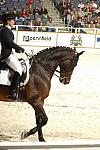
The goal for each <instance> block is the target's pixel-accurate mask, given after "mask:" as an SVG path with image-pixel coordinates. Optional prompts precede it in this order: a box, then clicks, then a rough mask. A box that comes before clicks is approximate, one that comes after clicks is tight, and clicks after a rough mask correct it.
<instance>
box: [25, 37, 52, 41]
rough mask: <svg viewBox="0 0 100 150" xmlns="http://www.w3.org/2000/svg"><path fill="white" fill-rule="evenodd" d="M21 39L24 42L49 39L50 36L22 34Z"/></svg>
mask: <svg viewBox="0 0 100 150" xmlns="http://www.w3.org/2000/svg"><path fill="white" fill-rule="evenodd" d="M23 41H24V42H33V41H35V42H36V41H38V42H39V41H40V42H41V41H51V37H48V36H39V37H37V36H23Z"/></svg>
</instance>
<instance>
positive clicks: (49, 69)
mask: <svg viewBox="0 0 100 150" xmlns="http://www.w3.org/2000/svg"><path fill="white" fill-rule="evenodd" d="M25 54H26V56H27V57H28V60H29V59H32V61H31V64H32V63H33V61H34V62H36V63H39V64H41V66H43V67H44V68H45V69H46V70H47V71H49V72H51V73H53V72H57V73H59V74H61V75H63V74H64V73H62V72H61V71H59V70H57V69H56V70H53V69H52V68H51V67H50V66H49V65H47V64H44V63H42V62H41V61H39V60H37V59H36V57H34V55H33V54H29V53H26V52H25ZM64 60H69V58H67V59H63V60H61V62H62V61H64ZM70 60H71V62H72V63H71V65H70V67H69V69H68V71H67V74H66V75H68V74H69V72H70V71H71V68H72V66H73V60H74V59H70ZM61 62H60V63H61ZM54 75H55V76H56V77H58V78H60V76H58V75H57V74H55V73H54ZM64 78H66V77H63V79H64Z"/></svg>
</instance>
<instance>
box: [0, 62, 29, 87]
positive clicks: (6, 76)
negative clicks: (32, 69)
mask: <svg viewBox="0 0 100 150" xmlns="http://www.w3.org/2000/svg"><path fill="white" fill-rule="evenodd" d="M24 63H25V66H26V69H25V68H23V67H25V66H24V65H22V68H23V71H25V70H26V72H24V73H23V74H25V76H26V78H25V80H24V81H23V82H20V86H25V85H26V84H27V83H28V80H29V60H25V61H24ZM10 77H11V73H10V70H9V69H6V70H0V84H1V85H8V86H10V84H11V81H10Z"/></svg>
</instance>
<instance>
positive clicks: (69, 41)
mask: <svg viewBox="0 0 100 150" xmlns="http://www.w3.org/2000/svg"><path fill="white" fill-rule="evenodd" d="M94 44H95V35H92V34H78V33H77V34H75V33H67V34H66V33H58V37H57V46H68V47H82V48H85V47H87V48H94Z"/></svg>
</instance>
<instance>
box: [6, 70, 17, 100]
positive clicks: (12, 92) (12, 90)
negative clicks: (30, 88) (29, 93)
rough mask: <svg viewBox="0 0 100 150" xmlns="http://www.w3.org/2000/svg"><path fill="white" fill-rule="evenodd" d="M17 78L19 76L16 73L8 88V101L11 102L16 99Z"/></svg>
mask: <svg viewBox="0 0 100 150" xmlns="http://www.w3.org/2000/svg"><path fill="white" fill-rule="evenodd" d="M19 78H20V74H19V73H18V72H15V74H14V75H13V78H12V81H11V86H10V90H9V96H8V98H9V99H13V100H16V99H17V90H18V84H19Z"/></svg>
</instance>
